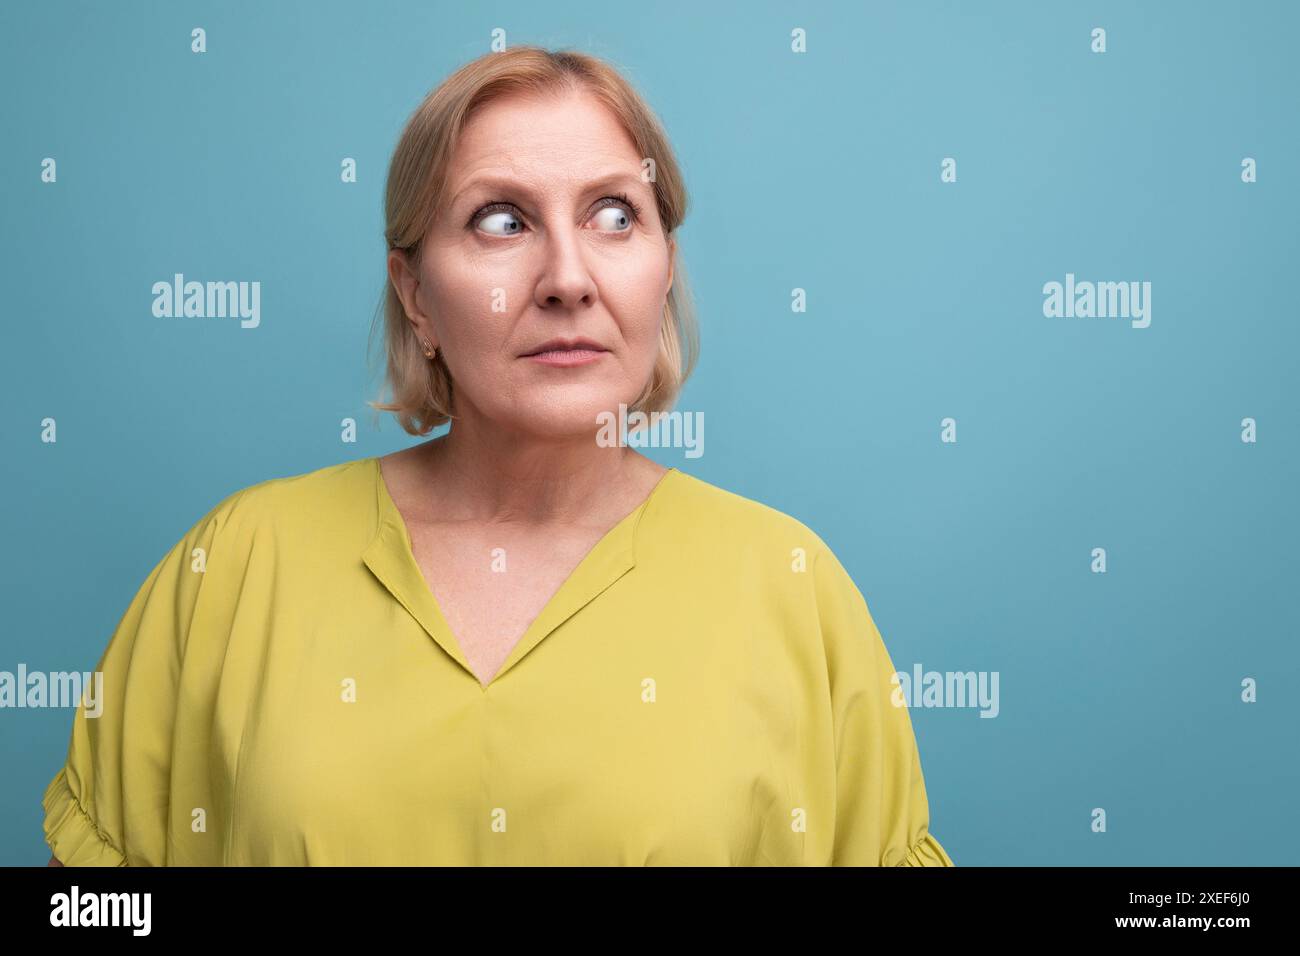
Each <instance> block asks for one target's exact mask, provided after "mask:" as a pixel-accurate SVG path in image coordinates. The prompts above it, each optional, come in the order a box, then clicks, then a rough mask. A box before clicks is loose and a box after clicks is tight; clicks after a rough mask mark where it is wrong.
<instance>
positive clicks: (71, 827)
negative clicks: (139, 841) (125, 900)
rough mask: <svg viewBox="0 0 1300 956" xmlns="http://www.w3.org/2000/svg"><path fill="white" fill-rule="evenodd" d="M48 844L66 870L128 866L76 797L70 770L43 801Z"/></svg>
mask: <svg viewBox="0 0 1300 956" xmlns="http://www.w3.org/2000/svg"><path fill="white" fill-rule="evenodd" d="M41 805H42V806H43V807H44V809H45V822H44V830H45V842H46V843H48V844H49V846H50V850H51V852H52V853H53V854H54V858H55V859H57V860H58V861H59V862H60V863H62V864H63V865H64V866H126V865H127V864H126V857H125V856H123V854H122V851H121V850H119V849H118V848H117V847H116V846H114V845H113V844H112V843H111V842H110V841H109V840H108V838H107V837H105V836H104V835H103V834H102V833H101V832H100V831H99V828H98V827H97V826H96V825H95V821H94V820H93V819H91V817H90V814H88V813H87V812H86V811H85V809H84V808H83V807H82V805H81V801H80V800H78V798H77V795H76V794H75V793H73V791H72V787H71V785H70V784H69V783H68V774H67V768H66V767H65V768H64V769H62V770H60V771H59V772H58V773H57V774H55V776H54V779H53V780H51V781H50V783H49V786H47V787H46V788H45V795H44V797H42V799H41Z"/></svg>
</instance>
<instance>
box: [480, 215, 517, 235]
mask: <svg viewBox="0 0 1300 956" xmlns="http://www.w3.org/2000/svg"><path fill="white" fill-rule="evenodd" d="M478 225H479V228H480V229H483V230H484V231H485V232H489V233H491V234H492V235H494V236H513V235H515V233H517V232H519V230H520V229H522V228H523V223H521V222H520V221H519V217H518V216H516V215H515V214H514V213H512V212H493V213H488V214H487V215H486V216H484V217H483V218H482V219H480V220H479V221H478Z"/></svg>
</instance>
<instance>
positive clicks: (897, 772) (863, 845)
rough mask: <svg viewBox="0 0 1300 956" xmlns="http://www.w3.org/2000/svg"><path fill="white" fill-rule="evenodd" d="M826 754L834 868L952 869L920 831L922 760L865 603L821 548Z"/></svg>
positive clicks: (817, 566)
mask: <svg viewBox="0 0 1300 956" xmlns="http://www.w3.org/2000/svg"><path fill="white" fill-rule="evenodd" d="M814 575H815V578H816V587H817V609H818V617H819V621H820V625H821V632H822V640H823V642H824V645H825V652H826V663H827V670H828V675H829V680H830V693H831V713H832V720H833V726H834V750H835V778H836V779H835V791H836V793H835V824H834V826H835V832H834V841H833V843H834V848H833V853H832V859H831V865H833V866H954V865H955V864H954V863H953V861H952V859H951V858H950V857H949V856H948V854H947V853H946V852H945V851H944V849H943V847H942V846H940V845H939V841H938V840H936V839H935V838H934V837H933V836H932V835H931V834H930V830H929V826H930V809H929V803H928V801H927V799H926V792H925V781H924V779H923V777H922V775H921V759H920V754H919V753H918V751H917V746H916V738H915V736H914V734H913V732H912V723H911V719H910V717H909V716H908V712H907V708H906V706H902V705H901V702H902V698H901V695H900V696H898V697H897V699H898V700H899V702H900V705H899V706H895V703H894V701H895V694H894V691H895V689H896V687H897V685H896V684H894V683H893V682H892V681H891V677H892V676H893V674H894V666H893V663H892V661H891V660H890V657H889V652H888V651H887V650H886V649H885V644H884V641H883V640H882V639H881V636H880V632H879V631H878V630H877V629H876V624H875V621H874V620H872V617H871V612H870V611H869V610H868V608H867V603H866V600H865V599H864V598H863V596H862V593H861V592H860V591H859V590H858V588H857V586H856V585H855V584H854V583H853V580H852V578H851V577H850V576H849V574H848V572H847V571H846V570H845V569H844V567H843V565H842V564H841V563H840V562H839V560H838V559H837V558H836V556H835V555H834V554H833V553H832V552H831V551H830V550H829V549H820V550H819V552H818V554H817V556H816V558H815V559H814Z"/></svg>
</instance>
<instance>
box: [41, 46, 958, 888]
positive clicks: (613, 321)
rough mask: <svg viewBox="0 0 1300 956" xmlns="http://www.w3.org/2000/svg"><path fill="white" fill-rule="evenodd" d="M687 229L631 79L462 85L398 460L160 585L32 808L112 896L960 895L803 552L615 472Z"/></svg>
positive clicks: (683, 306)
mask: <svg viewBox="0 0 1300 956" xmlns="http://www.w3.org/2000/svg"><path fill="white" fill-rule="evenodd" d="M685 208H686V196H685V192H684V188H683V185H682V180H681V177H680V174H679V171H678V167H677V164H676V162H675V160H674V158H673V155H672V152H671V150H670V148H669V146H668V143H667V141H666V138H665V136H664V134H663V132H662V130H661V128H660V126H659V125H658V123H657V121H656V120H655V119H654V117H653V115H652V114H651V112H650V110H649V109H648V108H647V106H646V105H645V104H644V103H643V102H642V100H641V99H640V98H639V96H638V95H637V94H636V93H635V92H634V91H633V90H632V89H631V88H630V86H629V85H628V84H627V82H626V81H625V80H624V79H623V78H621V77H620V76H619V75H618V74H617V73H616V72H615V71H614V70H613V69H612V68H611V67H609V66H608V65H606V64H605V63H603V62H601V61H599V60H596V59H594V58H591V57H587V56H584V55H580V54H576V53H552V52H548V51H545V50H541V49H537V48H516V49H513V50H511V51H509V52H505V53H496V54H491V55H488V56H485V57H483V58H481V59H479V60H477V61H475V62H472V63H470V64H468V65H467V66H465V67H463V68H462V69H460V70H459V71H458V72H456V73H455V74H454V75H453V76H451V77H450V78H449V79H447V80H446V81H445V82H444V83H443V84H442V85H441V86H440V87H439V88H438V89H436V90H435V91H434V92H433V93H432V94H430V96H429V97H428V98H427V99H426V100H425V101H424V103H423V104H422V105H421V106H420V107H419V109H418V110H417V111H416V113H415V114H414V115H413V117H412V118H411V120H410V122H409V123H408V125H407V127H406V129H405V132H404V133H403V135H402V138H401V141H400V142H399V144H398V146H397V149H396V152H395V154H394V156H393V160H392V164H391V167H390V170H389V179H388V185H387V194H386V212H387V237H388V244H389V249H390V252H389V255H388V276H389V283H388V287H387V293H386V294H387V300H386V308H385V316H386V336H387V355H388V376H389V384H390V385H391V388H392V393H393V400H392V401H391V402H387V403H382V404H378V405H377V407H379V408H383V409H386V410H389V411H393V412H395V413H396V414H397V417H398V419H399V420H400V421H401V423H402V425H403V427H404V428H406V430H407V431H408V432H410V433H412V434H416V435H424V434H427V433H428V432H429V431H430V430H431V429H432V428H433V427H435V426H437V425H440V424H443V423H445V422H447V421H450V422H451V423H452V425H451V429H450V431H449V432H448V433H447V434H446V435H445V436H443V437H441V438H438V439H435V440H432V441H428V442H425V443H423V444H420V445H417V446H414V447H413V448H410V449H408V450H406V451H403V452H399V453H396V454H392V455H386V456H383V457H382V458H379V457H375V458H365V459H360V460H357V461H350V462H345V463H342V464H336V465H332V466H329V467H326V468H322V469H320V470H317V471H313V472H310V473H307V474H303V475H297V476H293V477H289V478H279V479H271V480H269V481H265V482H262V483H260V484H257V485H253V486H251V487H248V488H245V489H242V490H240V491H237V492H235V493H234V494H232V495H230V496H229V497H228V498H226V499H225V500H223V501H222V502H220V503H219V504H218V505H217V506H216V507H215V508H214V509H212V510H211V511H210V512H209V513H208V514H207V515H205V516H204V517H203V518H202V519H201V520H200V521H199V522H198V523H197V524H196V525H195V526H194V527H193V528H192V529H191V530H190V531H189V532H188V533H187V534H186V535H185V537H184V538H182V540H181V541H180V542H178V543H177V545H176V546H175V547H174V548H173V549H172V550H171V551H170V552H169V553H168V554H167V555H166V556H165V557H164V558H163V559H162V560H161V561H160V562H159V564H158V565H157V566H156V567H155V568H154V570H153V571H152V573H151V574H150V575H149V577H148V579H147V580H146V581H145V583H144V585H143V586H142V587H141V589H140V591H139V593H138V594H137V595H136V597H135V599H134V601H133V602H132V603H131V605H130V607H129V608H128V610H127V611H126V614H125V615H124V617H123V619H122V620H121V622H120V624H119V625H118V628H117V630H116V632H115V634H114V635H113V637H112V639H111V641H110V643H109V646H108V649H107V651H106V653H105V655H104V657H103V659H102V661H101V663H100V667H99V669H100V670H101V671H103V673H104V681H105V691H104V695H103V697H104V699H105V705H104V708H105V709H104V713H103V715H102V716H101V717H99V718H97V719H88V718H87V717H86V716H85V714H84V712H83V711H79V712H78V714H77V716H76V719H75V721H74V726H73V734H72V741H71V746H70V748H69V753H68V759H67V762H66V765H65V766H64V768H63V769H61V770H60V771H59V773H58V774H57V775H56V776H55V778H54V779H53V780H52V781H51V782H50V784H49V787H48V788H47V790H46V793H45V798H44V806H45V810H46V820H45V832H46V837H47V839H48V841H49V843H50V846H51V848H52V849H53V851H54V856H55V858H56V859H57V860H61V861H62V862H63V863H64V864H98V865H132V866H136V865H223V864H229V865H250V864H251V865H280V864H289V865H300V864H331V865H332V864H360V865H374V864H500V865H534V864H579V865H586V864H632V865H637V864H694V865H715V864H735V865H756V864H758V865H770V864H777V865H831V864H835V865H841V864H865V865H903V864H909V865H922V866H928V865H947V866H951V865H952V861H951V859H950V858H949V857H948V856H947V854H946V853H945V852H944V850H943V848H942V847H941V846H940V845H939V843H938V842H937V840H935V838H934V837H932V836H931V835H930V834H929V832H928V824H929V816H928V805H927V801H926V793H925V785H924V781H923V779H922V775H921V766H920V761H919V757H918V754H917V749H916V744H915V740H914V737H913V734H912V729H911V725H910V722H909V718H908V714H907V711H906V709H905V708H897V707H895V706H893V704H892V703H891V690H892V685H891V684H890V676H891V675H892V674H893V670H894V669H893V666H892V664H891V662H890V660H889V656H888V654H887V652H886V650H885V647H884V645H883V644H882V642H881V638H880V635H879V633H878V631H877V630H876V627H875V625H874V623H873V622H872V619H871V615H870V613H869V611H868V609H867V606H866V603H865V601H864V600H863V598H862V596H861V594H860V592H859V591H858V589H857V588H856V587H855V586H854V584H853V582H852V580H851V579H850V578H849V576H848V574H847V573H846V572H845V570H844V568H843V567H842V566H841V564H840V563H839V561H838V560H837V559H836V557H835V555H834V554H832V552H831V551H830V549H829V548H828V547H827V546H826V544H825V542H823V541H822V540H821V539H820V538H819V537H818V536H817V535H815V534H814V533H813V532H812V531H810V530H809V529H808V528H807V527H805V526H804V525H803V524H801V523H800V522H798V521H796V520H795V519H793V518H791V517H789V516H787V515H784V514H782V513H780V512H778V511H775V510H772V509H770V508H767V507H765V506H763V505H761V504H758V503H756V502H754V501H750V500H748V499H745V498H742V497H739V496H737V495H734V494H732V493H730V492H727V491H724V490H722V489H720V488H717V487H714V486H713V485H710V484H707V483H705V482H704V481H702V480H699V479H697V478H694V477H691V476H689V475H687V474H685V473H683V472H681V471H679V470H677V469H675V468H670V469H665V468H663V467H661V466H660V465H658V464H656V463H654V462H652V461H650V460H649V459H648V458H646V457H644V456H643V455H641V454H639V453H638V452H636V451H635V450H634V449H633V448H630V447H628V445H627V444H626V442H615V443H610V442H608V441H601V440H598V438H599V436H598V434H597V432H598V430H599V426H598V424H597V423H598V421H599V420H600V417H601V415H602V413H609V412H613V411H615V410H617V409H618V407H619V405H620V404H626V405H627V406H628V407H629V408H631V409H633V410H641V411H662V410H666V409H669V408H670V407H671V406H672V404H673V402H674V400H675V398H676V396H677V393H678V391H679V389H680V387H681V384H682V382H683V380H684V379H685V377H686V375H688V374H689V372H690V370H691V368H692V366H693V363H694V356H695V330H694V325H693V319H692V314H691V307H690V301H689V296H688V295H687V294H686V293H685V292H684V285H683V280H682V276H681V272H680V270H678V269H677V268H675V259H676V242H675V238H674V230H675V229H676V228H677V226H678V224H679V223H680V222H681V220H682V217H683V215H684V212H685Z"/></svg>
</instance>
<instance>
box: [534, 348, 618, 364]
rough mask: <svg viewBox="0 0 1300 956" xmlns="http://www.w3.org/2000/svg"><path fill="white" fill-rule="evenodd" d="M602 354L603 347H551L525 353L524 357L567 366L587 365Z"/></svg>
mask: <svg viewBox="0 0 1300 956" xmlns="http://www.w3.org/2000/svg"><path fill="white" fill-rule="evenodd" d="M604 354H605V350H604V349H551V350H550V351H547V352H537V353H535V354H533V355H525V356H524V358H526V359H528V360H529V361H532V362H537V363H538V364H540V365H552V366H557V367H559V368H569V367H570V366H574V365H589V364H590V363H592V362H594V361H596V360H597V359H598V358H600V357H601V356H602V355H604Z"/></svg>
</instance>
